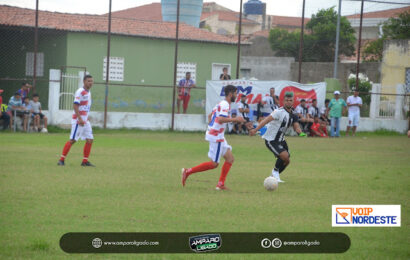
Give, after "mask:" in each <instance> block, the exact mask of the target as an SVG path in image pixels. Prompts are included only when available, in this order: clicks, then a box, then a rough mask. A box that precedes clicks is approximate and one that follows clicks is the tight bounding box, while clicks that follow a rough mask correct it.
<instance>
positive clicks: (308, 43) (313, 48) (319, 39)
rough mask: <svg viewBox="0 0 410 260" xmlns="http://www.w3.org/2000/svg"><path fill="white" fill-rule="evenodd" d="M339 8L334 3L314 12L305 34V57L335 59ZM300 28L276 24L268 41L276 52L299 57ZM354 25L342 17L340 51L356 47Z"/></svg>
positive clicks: (324, 59) (304, 58) (352, 50)
mask: <svg viewBox="0 0 410 260" xmlns="http://www.w3.org/2000/svg"><path fill="white" fill-rule="evenodd" d="M336 26H337V12H336V11H335V10H334V7H332V8H329V9H321V10H319V11H318V13H316V14H314V15H312V19H311V20H310V21H309V22H308V23H307V24H306V33H305V34H304V35H303V45H304V47H303V57H302V60H303V61H324V62H327V61H333V60H334V52H335V41H336ZM299 39H300V31H293V32H288V31H287V30H284V29H279V28H275V29H273V30H271V31H270V33H269V42H270V45H271V48H272V50H273V51H274V52H275V53H276V55H277V56H290V57H294V58H295V59H299ZM355 41H356V38H355V36H354V29H353V28H352V27H351V25H350V23H349V21H348V20H347V19H346V18H345V17H341V19H340V37H339V54H344V55H346V56H351V55H353V54H354V51H355V47H354V44H355Z"/></svg>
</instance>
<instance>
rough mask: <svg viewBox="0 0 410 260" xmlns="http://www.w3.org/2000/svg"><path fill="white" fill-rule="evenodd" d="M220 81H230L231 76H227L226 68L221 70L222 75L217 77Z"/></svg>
mask: <svg viewBox="0 0 410 260" xmlns="http://www.w3.org/2000/svg"><path fill="white" fill-rule="evenodd" d="M219 79H220V80H230V79H231V75H229V74H228V68H226V67H225V68H223V69H222V74H221V76H219Z"/></svg>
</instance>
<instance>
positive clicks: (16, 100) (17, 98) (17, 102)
mask: <svg viewBox="0 0 410 260" xmlns="http://www.w3.org/2000/svg"><path fill="white" fill-rule="evenodd" d="M14 111H16V116H18V117H21V118H22V117H23V116H24V112H23V111H24V107H23V102H22V101H21V95H20V93H19V92H16V93H14V96H12V97H11V98H10V100H9V104H8V107H7V113H8V114H9V116H10V124H11V125H13V120H16V118H14Z"/></svg>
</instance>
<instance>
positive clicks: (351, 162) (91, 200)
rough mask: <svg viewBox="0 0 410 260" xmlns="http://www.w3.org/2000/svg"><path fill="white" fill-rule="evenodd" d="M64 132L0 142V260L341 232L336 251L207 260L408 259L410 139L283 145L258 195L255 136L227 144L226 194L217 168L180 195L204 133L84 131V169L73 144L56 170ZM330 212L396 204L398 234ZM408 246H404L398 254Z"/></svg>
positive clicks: (200, 155)
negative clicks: (81, 244) (110, 235)
mask: <svg viewBox="0 0 410 260" xmlns="http://www.w3.org/2000/svg"><path fill="white" fill-rule="evenodd" d="M67 138H68V133H65V132H63V133H54V134H47V135H41V134H11V133H7V134H0V143H1V156H0V169H1V173H0V176H1V177H0V241H1V242H0V259H64V258H67V259H68V258H69V259H94V258H97V259H117V258H120V259H125V258H127V259H128V258H137V257H140V258H143V259H203V258H204V257H205V256H198V255H193V254H174V255H165V254H161V255H149V254H144V255H136V254H123V255H114V254H101V255H96V254H93V255H83V254H75V255H70V254H66V253H64V252H63V251H62V250H61V249H60V247H59V239H60V237H61V236H62V235H63V234H64V233H67V232H142V231H143V232H206V231H219V232H292V231H298V232H310V231H311V232H344V233H346V234H347V235H348V236H349V237H350V239H351V247H350V249H349V250H348V251H347V252H346V253H344V254H316V255H313V254H309V255H302V254H299V255H287V254H280V255H271V254H257V255H251V254H247V255H237V254H220V255H217V254H213V255H208V256H207V258H212V259H270V258H274V257H277V258H287V259H318V258H319V259H329V258H330V259H409V258H410V249H409V246H408V242H409V239H410V232H409V217H408V216H409V213H410V210H409V206H410V203H409V195H410V192H409V183H410V175H409V173H410V139H408V138H407V137H404V136H397V135H396V136H383V135H375V134H361V135H360V136H358V137H356V138H339V139H312V138H296V137H294V138H288V144H289V146H290V150H291V165H290V166H289V167H288V169H287V170H286V171H285V173H284V174H283V175H282V179H283V180H285V181H286V183H284V184H281V185H280V187H279V189H278V190H277V191H275V192H267V191H265V190H264V188H263V180H264V178H265V177H266V176H267V175H268V174H269V173H270V171H271V169H272V166H273V163H274V159H273V155H272V154H270V153H269V151H268V150H267V149H266V148H265V146H264V143H263V142H262V140H261V138H260V137H247V136H228V137H227V140H228V142H229V143H230V144H231V145H232V146H233V153H234V156H235V163H234V165H233V167H232V169H231V172H230V173H229V175H228V178H227V183H226V185H227V186H228V187H230V188H231V191H228V192H218V191H215V185H216V183H217V180H218V178H219V173H220V172H219V171H220V168H219V169H218V170H212V171H209V172H204V173H197V174H195V175H193V176H191V177H190V178H189V179H188V181H187V186H186V187H185V188H182V186H181V182H180V169H181V167H189V166H194V165H196V164H198V163H200V162H203V161H205V160H207V152H208V144H207V142H206V141H205V140H204V134H203V133H171V132H149V131H123V130H119V131H101V130H97V131H95V142H94V144H93V149H92V153H91V156H90V161H91V162H93V163H94V164H96V165H97V167H96V168H81V167H80V166H79V164H80V162H81V159H82V149H83V144H84V143H83V142H81V143H78V144H76V145H75V146H74V147H73V148H72V149H71V151H70V154H69V156H68V158H67V160H66V166H65V167H57V165H56V163H57V160H58V158H59V155H60V153H61V150H62V147H63V145H64V143H65V141H66V140H67ZM332 204H401V205H402V212H401V215H402V226H401V227H399V228H398V227H396V228H370V227H366V228H332V226H331V205H332ZM406 245H407V246H406Z"/></svg>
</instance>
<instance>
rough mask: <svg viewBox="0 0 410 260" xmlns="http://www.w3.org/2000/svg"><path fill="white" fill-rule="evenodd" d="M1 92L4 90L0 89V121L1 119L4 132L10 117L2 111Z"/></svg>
mask: <svg viewBox="0 0 410 260" xmlns="http://www.w3.org/2000/svg"><path fill="white" fill-rule="evenodd" d="M3 91H4V90H2V89H0V119H3V130H6V129H7V128H8V127H9V124H10V116H9V114H7V113H6V111H3V107H2V105H3V97H2V96H1V95H2V94H3Z"/></svg>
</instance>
